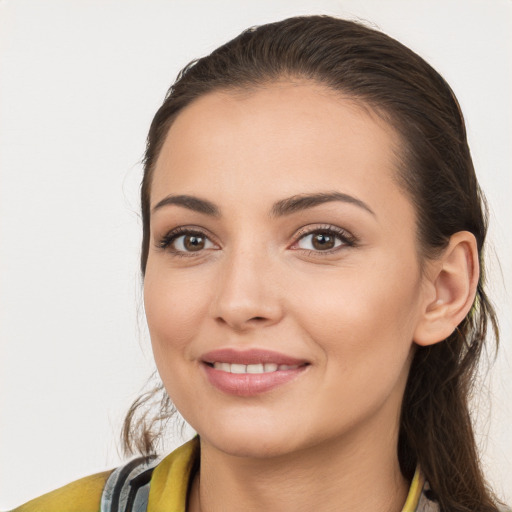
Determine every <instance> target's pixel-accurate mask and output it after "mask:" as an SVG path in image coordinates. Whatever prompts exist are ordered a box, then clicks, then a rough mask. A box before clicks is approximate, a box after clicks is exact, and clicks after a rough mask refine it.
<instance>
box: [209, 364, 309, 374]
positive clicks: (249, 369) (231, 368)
mask: <svg viewBox="0 0 512 512" xmlns="http://www.w3.org/2000/svg"><path fill="white" fill-rule="evenodd" d="M213 367H214V368H215V369H216V370H221V371H223V372H228V373H272V372H276V371H286V370H295V369H296V368H298V367H299V365H287V364H280V365H277V364H275V363H265V364H262V363H259V364H238V363H213Z"/></svg>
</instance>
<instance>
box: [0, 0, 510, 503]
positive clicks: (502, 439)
mask: <svg viewBox="0 0 512 512" xmlns="http://www.w3.org/2000/svg"><path fill="white" fill-rule="evenodd" d="M303 13H327V14H333V15H338V16H342V17H349V18H355V17H359V18H362V19H364V20H369V21H371V22H372V23H374V24H375V25H376V26H378V27H380V28H381V29H382V30H383V31H384V32H387V33H388V34H390V35H392V36H394V37H396V38H398V39H399V40H401V41H402V42H404V43H405V44H406V45H408V46H410V47H411V48H412V49H414V50H415V51H416V52H418V53H419V54H421V55H422V56H423V57H425V58H426V59H427V60H428V61H429V62H430V63H431V64H433V65H434V67H436V68H437V69H438V70H439V71H440V72H441V73H442V74H443V75H444V76H445V78H446V79H447V80H448V82H449V83H450V84H451V85H452V87H453V88H454V90H455V92H456V94H457V95H458V97H459V100H460V102H461V105H462V108H463V111H464V112H465V115H466V119H467V123H468V127H469V128H468V131H469V137H470V144H471V146H472V150H473V155H474V160H475V165H476V168H477V172H478V174H479V176H480V180H481V183H482V186H483V188H484V190H485V191H486V193H487V196H488V199H489V203H490V205H491V223H492V230H491V239H492V240H491V241H492V244H493V249H492V251H490V254H489V256H490V264H491V265H490V266H491V269H490V273H489V278H490V280H491V285H492V286H491V290H492V291H491V293H492V296H494V297H495V301H496V302H497V306H498V311H499V316H500V320H501V324H502V332H503V339H502V351H501V353H500V355H499V357H498V360H497V362H496V364H495V365H494V367H493V369H492V371H491V372H490V376H491V377H492V379H489V380H488V381H487V382H488V386H487V387H483V388H482V392H481V394H480V395H479V398H480V400H479V403H480V409H479V411H480V412H479V417H478V419H479V422H478V423H479V427H478V434H477V435H478V440H479V443H480V444H481V446H482V452H483V460H484V464H485V468H486V471H487V474H488V476H489V478H490V480H491V482H492V484H493V486H494V487H495V489H496V491H497V492H498V494H499V495H501V496H502V497H503V498H506V500H507V501H508V502H509V503H511V502H512V479H511V478H510V475H511V474H512V429H511V428H510V426H511V423H512V422H511V420H512V405H511V404H512V389H511V388H512V384H511V381H512V379H511V366H512V365H511V360H512V334H511V333H512V329H511V313H512V307H511V299H510V293H511V288H512V243H511V238H512V237H511V236H510V234H511V233H510V222H511V219H512V207H511V204H512V201H511V199H510V198H511V195H512V178H511V176H512V172H511V163H512V155H511V146H512V128H511V126H512V125H511V117H512V116H511V114H512V108H511V106H512V105H511V92H510V91H512V78H511V75H512V70H511V65H512V48H511V37H510V32H511V28H512V2H510V1H507V0H480V1H475V0H473V1H470V0H460V1H454V0H452V1H447V0H443V1H433V0H426V1H416V0H412V1H411V0H403V1H389V0H388V1H382V0H373V1H372V0H353V1H334V0H331V1H321V0H314V1H313V0H312V1H306V0H289V1H284V0H281V1H272V2H270V1H261V0H259V1H251V2H247V1H246V2H243V1H231V2H228V1H218V0H216V1H202V2H199V1H187V2H185V1H170V0H168V1H156V0H149V1H148V0H146V1H143V0H131V1H130V0H124V1H113V0H107V1H106V0H101V1H99V0H97V1H91V0H87V1H77V0H75V1H73V2H70V1H69V0H60V1H58V0H45V1H42V0H33V1H29V0H10V1H9V0H0V73H1V75H0V115H1V118H0V169H1V175H0V344H1V347H0V348H1V359H0V386H1V387H0V436H1V437H0V508H4V509H5V508H10V507H13V506H15V505H17V504H19V503H20V502H22V501H25V500H28V499H29V498H32V497H34V496H36V495H39V494H41V493H43V492H46V491H49V490H51V489H53V488H55V487H58V486H61V485H63V484H65V483H67V482H69V481H70V480H73V479H76V478H78V477H81V476H84V475H87V474H91V473H93V472H97V471H100V470H104V469H107V468H111V467H113V466H115V465H116V464H118V463H119V462H120V460H121V459H120V457H119V456H118V451H117V446H118V442H117V439H118V432H119V430H120V425H121V421H122V418H123V415H124V413H125V411H126V409H127V407H128V406H129V404H130V403H131V401H132V400H133V398H134V397H135V396H136V395H137V393H138V391H139V390H140V388H141V387H142V386H143V384H144V382H145V380H146V378H147V377H148V376H149V374H150V373H151V371H152V369H153V363H152V361H151V353H150V349H149V342H148V338H147V334H146V331H145V327H144V321H143V319H142V318H141V308H142V301H141V297H140V283H139V275H138V256H139V242H140V222H139V216H138V213H137V212H138V207H139V206H138V197H137V196H138V185H139V180H140V176H141V166H140V164H139V161H140V159H141V157H142V154H143V150H144V139H145V136H146V132H147V129H148V126H149V123H150V121H151V118H152V116H153V114H154V113H155V111H156V109H157V107H158V106H159V104H160V103H161V101H162V99H163V96H164V93H165V91H166V90H167V88H168V86H169V85H170V84H171V82H172V81H173V80H174V78H175V75H176V73H177V72H178V70H179V69H180V68H181V67H182V66H184V65H185V64H186V63H187V62H188V61H190V60H191V59H192V58H195V57H198V56H201V55H204V54H205V53H206V52H209V51H211V50H212V49H214V48H215V47H216V46H217V45H219V44H221V43H223V42H224V41H226V40H228V39H229V38H231V37H233V36H235V35H236V34H238V33H239V32H240V31H241V30H242V29H244V28H247V27H248V26H251V25H255V24H261V23H265V22H268V21H274V20H277V19H281V18H284V17H287V16H290V15H297V14H303ZM494 252H495V253H497V254H498V255H499V260H500V262H501V269H500V266H499V264H498V261H497V259H496V258H495V256H494ZM489 403H490V404H491V407H486V405H487V404H489ZM180 441H181V440H180V439H179V438H176V439H173V440H171V442H170V444H171V445H173V444H176V443H179V442H180Z"/></svg>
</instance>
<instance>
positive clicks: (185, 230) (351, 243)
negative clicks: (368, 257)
mask: <svg viewBox="0 0 512 512" xmlns="http://www.w3.org/2000/svg"><path fill="white" fill-rule="evenodd" d="M315 233H322V234H326V235H333V236H335V237H336V238H338V239H339V240H340V241H341V245H338V246H336V247H334V248H332V249H327V250H325V251H319V250H318V251H316V250H312V249H301V248H298V249H294V250H301V251H303V252H304V253H306V254H307V255H313V256H324V255H325V256H327V255H331V254H333V253H335V252H337V251H339V250H341V249H343V248H346V247H355V246H356V245H357V242H358V240H357V238H356V237H355V236H354V235H352V234H351V233H349V232H348V231H346V230H344V229H342V228H339V227H337V226H332V225H321V226H316V227H314V228H313V229H311V228H302V229H301V230H299V231H298V232H297V234H296V235H295V237H294V238H295V241H294V242H293V244H292V246H294V245H297V244H298V243H299V242H300V241H301V240H302V239H304V238H305V237H306V236H309V235H312V234H315ZM183 235H192V236H198V237H202V238H206V239H208V240H210V237H209V236H208V235H207V234H206V233H205V232H204V231H202V230H200V229H194V228H190V227H187V226H180V227H178V228H175V229H173V230H171V231H169V232H168V233H167V234H166V235H164V236H163V237H162V238H161V239H160V241H159V242H158V244H157V246H158V248H160V249H162V250H168V251H170V252H171V254H172V255H173V256H177V257H193V256H196V255H197V254H199V253H200V252H203V251H197V254H196V253H195V252H194V251H190V252H187V251H180V250H176V249H173V248H172V247H171V245H172V244H173V242H175V241H176V240H177V239H178V238H180V237H181V236H183ZM210 241H211V240H210Z"/></svg>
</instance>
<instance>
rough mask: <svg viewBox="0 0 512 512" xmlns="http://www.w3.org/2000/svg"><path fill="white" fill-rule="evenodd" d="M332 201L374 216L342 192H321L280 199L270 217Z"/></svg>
mask: <svg viewBox="0 0 512 512" xmlns="http://www.w3.org/2000/svg"><path fill="white" fill-rule="evenodd" d="M333 201H341V202H342V203H348V204H353V205H355V206H358V207H360V208H362V209H363V210H366V211H367V212H369V213H371V214H372V215H375V213H374V212H373V210H372V209H371V208H370V207H369V206H368V205H367V204H366V203H364V202H363V201H361V200H360V199H357V198H356V197H354V196H351V195H349V194H344V193H342V192H321V193H317V194H298V195H296V196H292V197H288V198H287V199H282V200H281V201H278V202H277V203H275V204H274V206H273V207H272V215H273V216H275V217H283V216H285V215H289V214H291V213H295V212H297V211H301V210H306V209H307V208H312V207H313V206H318V205H320V204H324V203H330V202H333Z"/></svg>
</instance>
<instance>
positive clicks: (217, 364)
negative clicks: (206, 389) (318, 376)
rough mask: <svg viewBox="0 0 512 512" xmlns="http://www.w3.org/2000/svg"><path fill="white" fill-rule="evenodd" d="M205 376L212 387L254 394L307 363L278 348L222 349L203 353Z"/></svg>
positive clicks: (288, 378)
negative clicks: (278, 350)
mask: <svg viewBox="0 0 512 512" xmlns="http://www.w3.org/2000/svg"><path fill="white" fill-rule="evenodd" d="M201 359H202V362H203V368H204V371H205V372H206V376H207V378H208V380H209V382H210V384H212V385H213V386H214V387H215V388H217V389H218V390H220V391H222V392H223V393H226V394H230V395H235V396H253V395H258V394H261V393H265V392H268V391H270V390H273V389H275V388H276V387H278V386H281V385H284V384H286V383H288V382H291V381H292V380H294V379H295V378H296V377H298V376H299V375H301V374H302V373H303V372H304V371H305V370H306V369H307V367H308V366H309V363H308V362H307V361H306V360H303V359H297V358H294V357H291V356H287V355H285V354H280V353H278V352H273V351H268V350H259V349H251V350H245V351H239V350H233V349H221V350H214V351H212V352H208V353H207V354H204V355H203V356H202V358H201Z"/></svg>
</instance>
